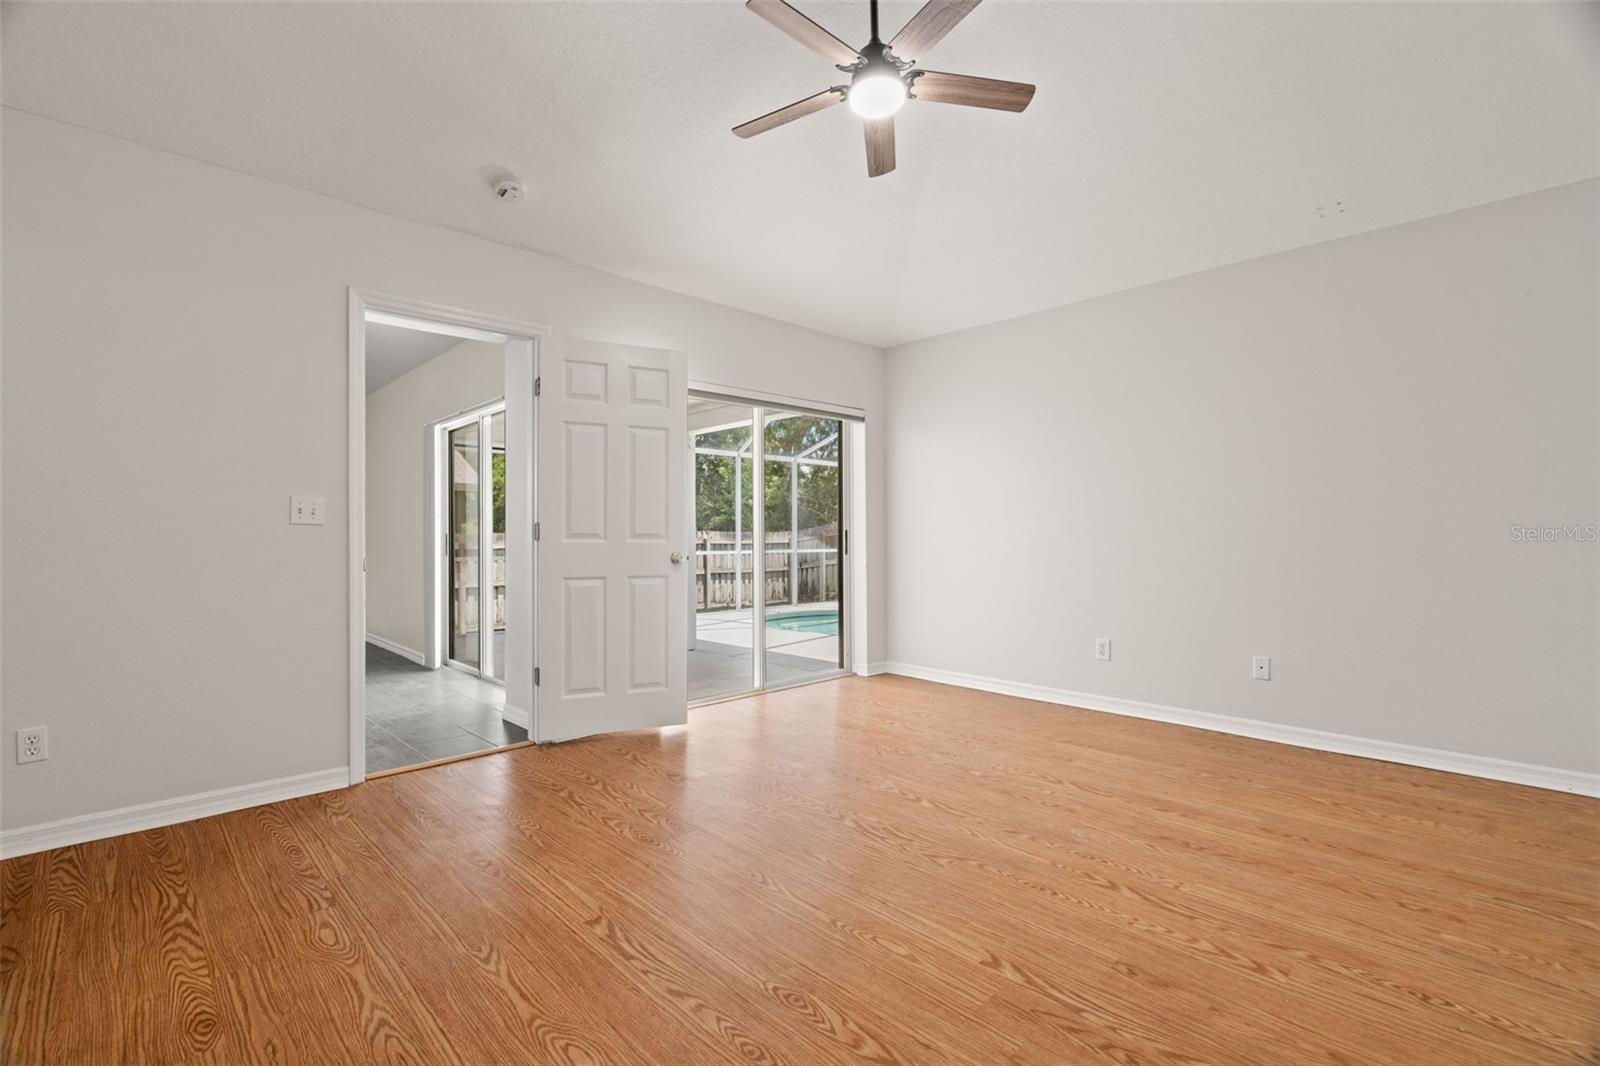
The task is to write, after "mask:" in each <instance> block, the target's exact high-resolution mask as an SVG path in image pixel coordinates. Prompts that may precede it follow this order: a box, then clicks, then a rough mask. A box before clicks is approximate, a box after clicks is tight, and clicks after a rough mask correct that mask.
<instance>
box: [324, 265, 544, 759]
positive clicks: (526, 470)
mask: <svg viewBox="0 0 1600 1066" xmlns="http://www.w3.org/2000/svg"><path fill="white" fill-rule="evenodd" d="M369 315H372V316H374V318H375V319H376V320H378V321H384V320H392V321H393V324H398V325H404V326H408V327H410V328H413V329H423V330H428V331H430V332H436V333H445V334H449V335H451V336H458V337H461V338H462V339H464V340H491V341H498V342H504V343H506V344H507V345H508V348H507V351H508V354H509V353H510V351H511V349H512V346H514V345H523V346H526V353H527V357H526V358H515V359H513V358H509V357H508V358H507V360H506V364H507V365H506V397H507V398H508V399H509V398H510V397H511V396H512V394H513V392H514V391H516V392H517V393H518V394H519V395H520V393H521V391H522V390H524V389H525V390H526V392H527V394H528V395H527V401H528V411H529V414H530V417H529V418H528V419H527V420H526V421H527V423H528V424H527V425H525V426H522V427H520V428H518V429H516V430H515V432H513V427H512V426H511V423H510V419H507V425H506V432H507V437H506V450H507V455H508V456H509V455H510V454H511V448H512V439H513V436H515V437H516V438H517V440H518V445H517V450H518V453H519V454H525V459H524V460H523V462H522V463H520V464H519V465H520V468H521V470H522V471H523V476H525V477H526V479H527V481H526V484H525V485H524V486H523V491H522V492H520V493H518V496H519V497H520V498H521V499H522V500H523V501H525V503H524V504H523V506H525V507H526V508H527V511H528V513H527V514H526V515H523V516H519V517H520V518H521V521H519V522H517V523H515V524H514V523H513V521H512V518H513V516H512V515H510V514H509V513H508V514H507V516H506V528H507V529H508V530H510V529H512V528H526V529H527V530H528V533H529V535H528V537H527V538H518V542H517V543H515V544H513V543H511V538H507V544H506V566H507V569H508V571H512V572H515V573H520V580H518V581H517V587H518V588H521V589H523V590H525V591H524V592H523V593H522V596H521V597H520V598H522V599H523V602H522V603H520V604H518V609H517V610H516V611H515V614H516V615H517V616H520V617H522V618H523V619H524V620H525V622H526V624H527V631H528V636H529V641H528V645H529V646H528V649H527V652H528V655H527V659H528V661H527V664H526V666H527V673H528V675H529V676H528V678H527V684H526V686H525V689H526V691H523V692H518V693H516V696H517V698H518V699H520V700H526V709H527V712H528V713H529V714H531V713H532V711H533V708H534V701H535V700H537V698H538V690H537V689H535V688H534V687H533V684H532V681H533V678H532V658H533V654H534V652H533V649H534V648H535V647H537V645H538V634H537V633H536V632H535V631H534V626H535V625H536V624H537V623H536V618H537V612H536V611H535V610H534V609H533V602H534V601H533V597H534V590H535V588H536V587H537V586H536V575H535V573H534V566H535V563H536V560H535V557H534V552H533V539H532V530H533V513H534V506H535V492H536V491H537V484H536V481H535V476H534V474H535V470H534V466H535V464H534V461H533V460H534V454H533V442H534V440H535V439H536V430H535V427H534V426H533V424H532V423H533V418H534V417H536V416H537V414H536V413H537V405H536V404H534V402H533V381H534V378H535V377H536V376H537V375H538V364H539V353H540V348H541V346H542V343H543V342H544V340H545V338H547V337H548V336H549V335H550V328H549V327H548V326H542V325H539V324H537V323H533V322H523V321H520V320H517V319H512V318H506V317H504V316H502V315H491V314H483V313H480V312H477V311H470V310H467V309H464V308H460V307H451V306H449V305H446V304H439V303H432V302H430V301H427V300H414V299H411V298H409V297H405V296H395V295H392V294H390V293H382V292H374V291H372V290H369V289H359V288H356V287H354V286H352V287H351V288H350V290H349V335H348V336H349V344H348V351H349V366H348V379H347V380H348V382H349V384H348V389H349V395H348V397H347V399H348V413H347V425H348V427H349V439H348V453H349V469H348V473H347V481H346V490H345V491H346V495H347V508H346V510H347V520H346V524H347V527H348V538H347V544H348V572H349V585H348V596H349V627H350V632H349V639H350V646H349V659H348V670H349V682H350V684H349V715H350V718H349V727H350V729H349V734H350V783H351V784H352V785H355V784H359V783H360V782H362V781H365V780H366V777H367V750H366V735H367V722H366V692H365V687H366V673H367V657H366V643H367V607H366V569H367V564H366V551H367V330H366V324H367V320H368V316H369ZM524 378H525V380H524ZM519 421H520V420H519ZM507 505H508V507H509V505H510V500H509V494H508V501H507ZM513 564H515V566H514V565H513ZM507 585H508V595H509V586H510V585H511V582H510V581H509V580H508V582H507ZM507 611H508V614H510V613H512V612H513V607H512V605H511V604H510V603H509V602H508V604H507ZM506 658H507V660H508V663H507V665H508V666H510V665H511V663H512V662H513V661H514V659H515V657H514V656H513V655H512V654H511V652H510V649H509V648H508V650H507V655H506ZM506 680H507V681H508V682H510V681H511V677H510V673H509V671H508V673H507V678H506ZM518 687H519V689H520V688H523V687H524V686H518ZM512 698H513V692H512V690H511V686H510V685H509V684H508V686H507V693H506V699H507V707H508V709H509V708H510V707H511V700H512Z"/></svg>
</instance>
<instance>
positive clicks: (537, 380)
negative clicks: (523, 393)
mask: <svg viewBox="0 0 1600 1066" xmlns="http://www.w3.org/2000/svg"><path fill="white" fill-rule="evenodd" d="M543 380H544V379H543V378H534V379H533V394H534V395H535V396H537V395H539V383H540V382H541V381H543Z"/></svg>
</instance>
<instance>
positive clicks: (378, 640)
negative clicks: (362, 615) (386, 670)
mask: <svg viewBox="0 0 1600 1066" xmlns="http://www.w3.org/2000/svg"><path fill="white" fill-rule="evenodd" d="M367 643H368V644H376V645H377V646H378V647H380V648H382V649H383V650H384V651H392V652H394V653H395V654H396V655H398V656H400V657H401V658H402V659H410V660H411V661H412V662H414V663H416V664H417V665H418V666H426V665H428V663H427V660H426V659H424V658H423V657H422V653H421V652H420V651H417V650H416V649H415V648H408V647H406V646H405V645H404V644H397V643H395V642H394V641H392V640H387V639H385V638H383V637H380V636H378V635H377V634H375V633H368V634H367Z"/></svg>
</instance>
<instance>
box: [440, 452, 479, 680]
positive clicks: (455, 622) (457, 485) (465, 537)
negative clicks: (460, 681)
mask: <svg viewBox="0 0 1600 1066" xmlns="http://www.w3.org/2000/svg"><path fill="white" fill-rule="evenodd" d="M481 428H482V427H481V426H480V425H479V424H478V423H477V422H469V423H467V424H466V425H464V426H459V427H457V428H456V429H452V430H451V431H450V465H449V468H448V469H449V471H450V520H449V525H448V528H449V531H450V533H449V545H450V570H449V573H450V629H449V634H450V649H449V655H450V661H451V662H453V663H456V664H458V665H460V666H464V667H467V668H469V669H472V670H477V669H479V668H480V666H481V665H482V662H483V659H482V656H481V654H480V650H479V647H478V628H479V623H480V619H479V615H480V614H481V613H482V612H481V611H480V610H479V609H478V556H479V552H480V545H479V541H481V540H482V537H481V536H480V535H479V534H480V532H481V531H480V529H479V526H478V518H479V515H480V514H481V513H482V510H483V507H482V505H481V504H480V502H479V498H478V482H479V476H478V475H479V469H480V467H481V466H482V463H481V462H480V461H479V454H480V452H481V450H482V449H481V448H480V447H479V436H480V434H479V430H480V429H481Z"/></svg>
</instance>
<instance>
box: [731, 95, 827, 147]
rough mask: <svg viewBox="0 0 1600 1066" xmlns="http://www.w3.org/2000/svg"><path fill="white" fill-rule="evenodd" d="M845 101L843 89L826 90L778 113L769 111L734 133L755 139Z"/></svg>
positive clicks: (796, 102)
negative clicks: (773, 128) (758, 135)
mask: <svg viewBox="0 0 1600 1066" xmlns="http://www.w3.org/2000/svg"><path fill="white" fill-rule="evenodd" d="M843 99H844V90H843V89H824V90H822V91H821V92H820V93H818V94H817V95H815V96H808V97H806V98H805V99H804V100H797V101H795V102H794V103H792V104H790V105H789V106H788V107H780V108H778V110H776V111H768V112H767V113H766V114H765V115H762V116H761V117H760V118H753V119H751V120H750V121H749V122H746V123H744V124H743V125H740V126H735V127H733V132H734V133H735V134H737V135H738V136H740V137H754V136H755V135H756V134H758V133H765V132H767V131H768V130H770V129H772V127H774V126H781V125H783V124H784V123H785V122H793V121H794V120H795V119H797V118H805V117H806V116H807V115H809V114H812V113H813V112H816V111H821V110H822V109H823V108H825V107H832V106H833V105H834V104H837V103H838V102H839V101H841V100H843Z"/></svg>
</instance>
